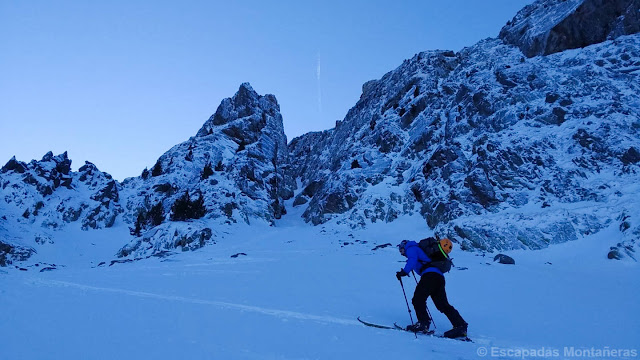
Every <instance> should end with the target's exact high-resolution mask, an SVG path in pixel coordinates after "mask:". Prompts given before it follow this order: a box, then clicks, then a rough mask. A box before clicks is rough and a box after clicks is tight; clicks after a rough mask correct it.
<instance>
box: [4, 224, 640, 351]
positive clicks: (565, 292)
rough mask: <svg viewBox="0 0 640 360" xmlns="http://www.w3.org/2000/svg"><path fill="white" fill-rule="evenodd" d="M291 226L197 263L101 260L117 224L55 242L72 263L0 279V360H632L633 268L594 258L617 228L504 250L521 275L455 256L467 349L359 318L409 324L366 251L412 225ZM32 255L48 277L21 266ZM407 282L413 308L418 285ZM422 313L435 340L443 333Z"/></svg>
mask: <svg viewBox="0 0 640 360" xmlns="http://www.w3.org/2000/svg"><path fill="white" fill-rule="evenodd" d="M295 219H299V217H298V216H293V217H286V218H285V219H283V220H281V221H278V222H276V226H267V225H260V224H254V225H252V226H246V225H239V226H236V227H229V228H226V229H225V231H227V234H226V236H225V237H224V239H223V240H220V241H218V242H217V243H216V244H211V245H207V246H205V247H204V248H202V249H200V250H198V251H195V252H185V253H182V254H180V255H171V256H168V257H165V258H150V259H146V260H142V261H136V262H132V263H124V264H120V263H116V264H114V265H113V266H109V263H110V262H109V260H111V258H104V256H112V255H111V254H113V253H114V249H116V248H117V247H118V245H119V244H120V241H118V239H117V238H118V237H121V236H126V234H127V231H128V229H127V228H126V227H125V226H122V225H116V226H114V227H113V228H110V229H103V230H97V231H93V232H89V233H87V232H81V231H80V230H79V229H75V230H74V229H66V230H64V231H65V235H66V237H65V239H66V240H65V241H57V245H62V244H64V246H67V247H69V248H73V249H75V251H65V250H64V249H62V250H59V249H60V246H56V247H50V249H51V252H50V253H46V254H45V253H43V251H41V252H39V253H38V254H36V255H34V256H32V257H31V258H30V259H29V261H28V263H26V264H23V265H25V268H26V269H28V271H19V270H17V269H15V268H4V269H0V308H1V309H2V312H0V349H1V350H0V351H1V352H2V358H3V359H45V358H46V359H115V358H117V359H139V358H146V359H175V358H181V359H404V358H418V357H429V358H431V359H452V358H456V359H476V358H478V353H482V351H483V349H487V351H488V352H489V354H491V351H496V354H499V353H498V352H497V351H500V350H504V351H506V350H509V349H511V350H513V349H520V348H524V349H534V350H537V349H541V348H543V347H544V348H545V349H558V351H560V353H563V351H564V347H565V346H568V347H576V348H582V347H584V348H589V349H590V348H592V347H595V348H604V347H605V346H608V347H610V348H625V349H633V348H638V347H639V346H638V340H637V339H639V338H640V327H638V326H637V324H638V320H640V306H639V305H638V301H637V295H636V293H635V292H636V291H637V289H638V288H639V287H640V276H638V275H640V267H639V265H638V263H636V262H633V261H631V260H629V259H627V260H623V261H610V260H607V259H605V258H604V257H603V256H602V254H603V253H604V252H605V251H606V249H608V248H609V246H611V245H614V242H615V237H613V236H609V235H611V234H614V233H615V232H616V231H618V230H617V229H607V230H603V231H601V232H599V233H598V234H596V235H592V236H590V237H586V238H585V239H582V240H580V241H573V242H567V243H564V244H560V245H555V246H553V247H550V248H547V249H543V250H539V251H526V250H520V251H512V252H507V254H508V255H511V256H513V257H514V258H515V260H516V265H502V264H498V263H494V262H493V260H492V256H493V255H491V256H484V255H483V254H482V253H475V254H472V253H468V252H462V251H460V250H459V249H454V253H453V255H454V257H455V264H456V265H457V268H456V269H454V270H452V272H451V273H449V274H447V291H448V293H449V300H450V301H451V303H452V304H453V305H454V306H456V307H457V308H458V310H459V311H460V313H461V314H462V316H463V317H464V318H465V319H466V320H467V322H469V324H470V327H469V336H470V337H471V338H473V339H474V340H475V343H463V342H458V341H455V340H446V339H438V338H429V337H419V338H418V339H416V338H415V337H414V336H412V335H411V334H408V333H404V332H399V331H392V330H381V329H374V328H369V327H365V326H363V325H361V324H360V323H358V322H357V321H356V317H357V316H362V317H363V318H364V319H367V320H369V321H372V322H377V323H381V324H388V325H390V324H393V322H399V323H401V324H406V323H408V322H409V316H408V314H407V308H406V305H405V302H404V297H403V295H402V290H401V288H400V286H399V284H398V281H397V280H396V279H395V271H397V270H398V269H399V268H400V267H401V266H402V264H403V263H402V259H403V258H402V257H401V256H400V255H399V254H398V252H397V251H396V249H395V247H393V246H388V247H383V248H379V249H377V250H372V249H373V248H375V247H376V246H378V245H383V244H385V243H392V244H394V245H395V244H396V243H398V242H399V241H400V240H401V239H403V238H409V239H418V238H420V237H423V236H425V235H428V230H427V229H426V226H425V225H424V222H423V220H422V219H421V218H420V217H419V216H414V217H401V218H399V219H398V220H397V221H395V222H393V223H384V224H382V223H379V224H372V225H371V226H370V227H368V228H367V229H364V230H350V229H346V228H345V227H344V226H337V225H335V224H334V223H331V222H330V223H327V224H324V225H321V226H317V227H312V226H308V225H305V224H303V223H302V221H301V220H295ZM88 236H89V237H91V238H86V237H88ZM238 253H246V256H245V255H239V256H237V257H235V258H233V257H231V256H232V255H235V254H238ZM74 254H75V255H74ZM40 258H42V259H47V260H48V261H55V262H56V263H57V265H58V269H57V270H55V271H45V272H39V270H38V268H37V267H35V266H32V267H29V265H30V264H31V265H33V264H36V263H38V261H40V260H39V259H40ZM52 259H53V260H52ZM102 261H106V264H103V265H100V266H98V264H100V263H101V262H102ZM549 263H550V264H549ZM41 266H42V265H41ZM464 268H466V269H464ZM404 284H405V288H406V289H407V292H408V294H407V295H408V297H409V301H410V299H411V294H412V292H413V288H414V286H415V284H414V282H413V280H411V279H408V280H407V278H405V281H404ZM429 304H430V309H431V311H432V314H433V316H434V318H435V323H436V325H437V332H438V333H442V332H444V331H445V330H448V329H449V327H450V325H449V324H448V321H447V320H446V318H445V317H444V316H443V315H442V314H440V313H438V312H437V311H436V310H435V308H434V306H433V304H432V303H431V302H429ZM505 349H506V350H505ZM513 351H515V350H513ZM489 357H490V356H489ZM628 358H634V357H628Z"/></svg>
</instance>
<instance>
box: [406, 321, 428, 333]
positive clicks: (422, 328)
mask: <svg viewBox="0 0 640 360" xmlns="http://www.w3.org/2000/svg"><path fill="white" fill-rule="evenodd" d="M406 330H407V331H411V332H414V333H421V334H429V335H430V334H433V330H429V323H421V322H419V321H418V322H416V323H415V324H413V325H408V326H407V328H406Z"/></svg>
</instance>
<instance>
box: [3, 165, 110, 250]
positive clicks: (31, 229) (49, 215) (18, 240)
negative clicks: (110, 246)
mask: <svg viewBox="0 0 640 360" xmlns="http://www.w3.org/2000/svg"><path fill="white" fill-rule="evenodd" d="M119 191H120V185H119V184H118V182H117V181H115V180H113V178H112V177H111V175H109V174H107V173H104V172H102V171H100V170H98V169H97V168H96V167H95V165H93V164H91V163H89V162H87V163H86V164H85V165H84V166H82V167H81V168H80V169H79V171H77V172H74V171H71V160H70V159H69V158H68V157H67V153H66V152H65V153H63V154H60V155H57V156H54V155H53V154H52V153H51V152H48V153H47V154H45V156H44V157H43V158H42V160H40V161H35V160H33V161H31V162H30V163H29V164H26V163H24V162H20V161H17V160H16V159H15V157H14V158H12V159H11V160H9V162H7V164H6V165H5V166H3V167H2V169H1V170H0V196H1V198H0V213H1V214H2V217H1V218H0V219H1V220H0V222H1V223H0V235H1V236H0V240H2V241H3V243H4V245H3V247H4V249H0V256H7V257H11V254H18V255H16V256H13V257H14V258H15V257H17V258H19V259H21V260H24V259H26V258H28V257H29V256H30V255H31V254H33V253H34V252H36V248H37V247H38V246H48V245H50V244H53V243H54V240H53V238H54V237H55V236H54V234H55V232H56V231H58V230H60V229H62V228H64V227H65V226H66V224H69V223H72V222H80V224H81V227H82V229H83V230H89V229H101V228H108V227H111V226H113V224H114V222H115V220H116V218H117V216H118V215H119V214H120V213H121V212H122V208H121V206H120V202H119V200H120V199H119ZM9 248H10V249H9Z"/></svg>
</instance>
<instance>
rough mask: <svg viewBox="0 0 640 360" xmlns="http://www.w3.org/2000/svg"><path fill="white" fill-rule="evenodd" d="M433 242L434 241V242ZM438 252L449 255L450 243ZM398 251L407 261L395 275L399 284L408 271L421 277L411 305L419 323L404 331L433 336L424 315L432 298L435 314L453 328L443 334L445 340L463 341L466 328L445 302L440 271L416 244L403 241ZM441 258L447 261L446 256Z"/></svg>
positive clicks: (444, 244) (442, 276)
mask: <svg viewBox="0 0 640 360" xmlns="http://www.w3.org/2000/svg"><path fill="white" fill-rule="evenodd" d="M434 241H436V240H435V239H434ZM439 249H440V251H443V252H445V253H447V254H448V253H449V252H450V251H451V249H452V244H451V241H450V240H449V239H441V240H440V244H439ZM398 250H399V251H400V254H402V256H405V257H406V258H407V263H406V265H405V267H404V268H403V269H402V270H400V271H398V272H396V277H397V278H398V280H400V281H402V280H401V279H402V277H403V276H409V273H411V271H415V272H416V273H418V275H420V281H419V282H418V285H417V286H416V290H415V292H414V293H413V299H412V301H411V302H412V303H413V308H414V309H415V311H416V317H417V318H418V321H417V322H416V323H415V324H413V325H409V326H407V328H406V330H408V331H413V332H422V333H426V334H430V333H433V331H429V326H430V325H431V321H430V319H429V315H428V313H427V299H428V298H429V296H431V298H432V299H433V303H434V304H435V305H436V308H437V309H438V311H440V312H441V313H443V314H445V315H446V316H447V318H448V319H449V321H450V322H451V325H453V328H452V329H451V330H449V331H446V332H445V333H444V336H445V337H448V338H458V337H466V336H467V325H468V324H467V323H466V322H465V321H464V319H462V316H460V313H458V310H456V309H455V308H454V307H453V306H451V304H449V301H448V300H447V293H446V291H445V280H444V274H443V271H442V270H441V269H439V268H438V267H436V266H434V264H435V263H433V262H432V259H431V258H429V256H427V254H426V253H425V252H424V251H423V250H422V249H421V248H420V246H418V243H416V242H415V241H408V240H402V242H401V243H400V244H398ZM436 255H437V254H436ZM442 255H444V253H443V254H442ZM442 255H441V256H442ZM444 256H446V259H448V255H444ZM432 257H434V258H435V257H436V256H435V255H434V254H432ZM446 271H447V270H446V269H445V272H446Z"/></svg>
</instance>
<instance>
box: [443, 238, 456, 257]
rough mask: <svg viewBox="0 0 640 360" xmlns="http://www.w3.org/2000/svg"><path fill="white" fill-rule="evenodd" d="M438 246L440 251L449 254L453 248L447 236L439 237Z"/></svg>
mask: <svg viewBox="0 0 640 360" xmlns="http://www.w3.org/2000/svg"><path fill="white" fill-rule="evenodd" d="M440 247H441V248H442V251H444V252H445V253H447V254H449V253H450V252H451V250H453V243H452V242H451V240H449V239H447V238H444V239H440Z"/></svg>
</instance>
